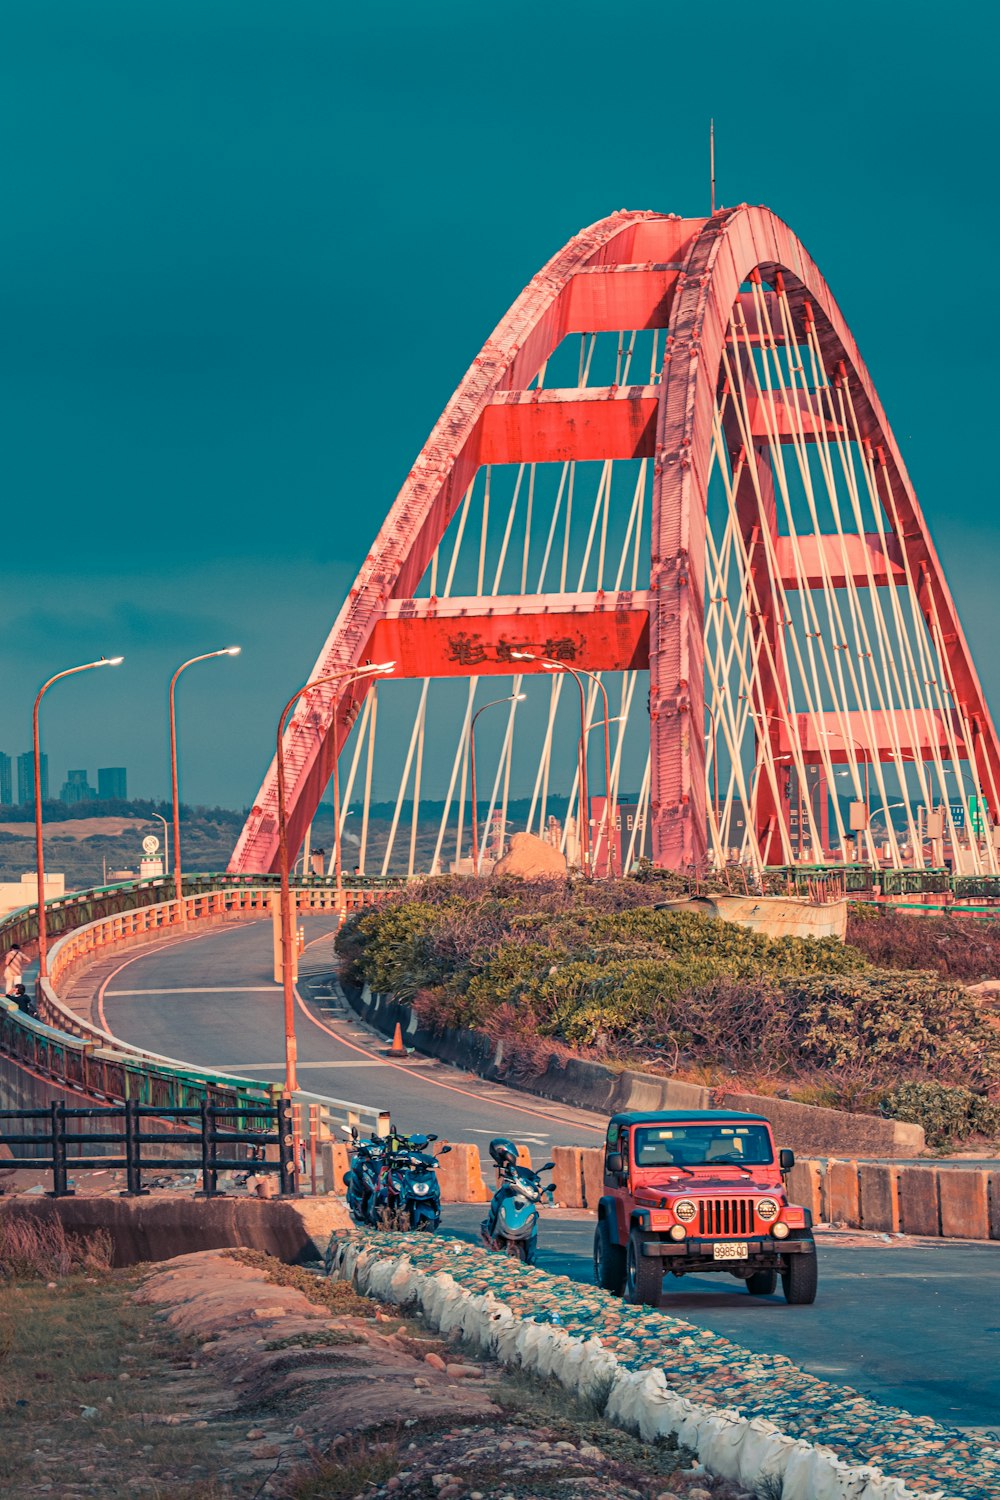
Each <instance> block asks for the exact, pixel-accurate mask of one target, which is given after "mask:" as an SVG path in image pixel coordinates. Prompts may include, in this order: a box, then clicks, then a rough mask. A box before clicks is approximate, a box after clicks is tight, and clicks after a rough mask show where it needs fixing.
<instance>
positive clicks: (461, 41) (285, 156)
mask: <svg viewBox="0 0 1000 1500" xmlns="http://www.w3.org/2000/svg"><path fill="white" fill-rule="evenodd" d="M996 33H997V27H996V21H995V17H994V15H993V13H992V11H988V10H987V8H986V7H985V6H984V5H982V4H973V5H971V6H967V7H964V8H961V9H960V8H958V7H953V8H950V9H948V10H945V9H943V8H941V7H939V6H932V5H929V4H926V3H920V0H917V3H908V4H906V5H903V4H897V3H895V0H892V3H887V0H882V3H878V4H874V5H872V4H871V3H868V4H864V5H855V4H844V5H840V6H838V7H837V8H836V11H835V12H834V11H831V10H830V9H829V8H827V7H822V8H820V7H799V8H796V9H794V10H792V11H789V10H785V11H781V10H779V11H769V10H762V11H760V12H759V13H757V15H756V17H755V13H754V12H753V11H752V10H751V9H748V8H747V7H746V6H745V5H742V4H741V5H736V4H733V3H731V0H718V3H716V4H715V5H712V6H691V7H685V8H680V7H668V6H663V5H660V4H655V5H654V4H648V3H643V0H640V3H637V4H633V5H631V6H628V7H623V6H612V5H609V4H608V3H607V0H604V3H602V4H598V3H595V0H578V3H576V4H574V5H566V4H559V3H555V4H548V5H538V4H524V3H520V0H514V3H511V4H508V5H506V6H503V7H496V8H489V9H488V10H487V9H484V8H483V7H478V6H474V5H469V4H466V5H458V4H454V3H451V0H443V3H442V0H437V3H432V4H431V5H429V6H422V7H416V6H411V5H405V6H404V5H400V4H397V3H383V4H382V5H379V6H375V7H366V8H357V9H356V10H355V11H354V12H353V13H352V14H347V15H345V14H344V8H343V7H341V6H336V5H334V4H333V3H331V0H293V3H290V4H285V5H276V4H274V3H273V0H267V3H263V0H211V3H209V4H206V3H205V0H170V3H169V4H163V5H152V4H145V3H139V4H137V3H136V0H89V3H87V4H85V5H82V4H80V3H79V0H6V3H5V5H4V6H3V7H2V12H0V142H2V160H3V171H2V177H0V182H2V194H3V224H4V230H3V234H2V236H0V455H2V470H0V472H2V485H3V489H2V493H3V506H2V514H3V517H4V523H3V535H4V541H5V544H6V560H7V566H6V568H5V569H4V576H5V582H6V598H5V600H4V605H3V611H2V615H3V626H2V632H0V682H2V695H0V705H2V707H0V749H2V750H6V751H7V752H8V753H12V754H17V753H18V752H19V751H21V750H23V749H25V748H26V747H27V745H28V743H29V733H30V708H31V700H32V698H33V695H34V692H35V690H36V689H37V687H38V685H39V684H40V682H41V681H42V680H43V679H44V678H45V677H46V676H48V675H50V674H51V673H52V672H53V671H57V670H59V669H60V668H61V667H63V666H67V665H71V664H74V663H75V662H78V661H82V660H86V659H87V658H88V657H89V656H91V655H92V654H96V655H100V654H102V653H106V654H108V655H112V654H117V653H124V654H125V655H126V657H127V661H126V663H125V665H124V666H123V667H122V668H121V669H120V670H119V671H116V672H106V673H105V672H102V673H95V674H92V675H91V676H90V677H88V678H79V679H76V680H75V681H73V682H70V683H67V684H60V687H59V689H58V690H57V692H58V696H57V692H55V691H54V692H53V694H52V696H51V698H50V699H49V700H47V706H46V719H45V746H46V749H47V751H48V753H49V757H50V765H51V772H52V780H53V783H54V784H55V787H54V789H57V785H58V783H60V782H61V781H62V779H63V776H64V774H65V770H66V768H67V767H68V766H86V767H88V768H89V769H90V771H91V772H92V773H93V772H94V770H95V769H96V767H97V766H98V765H109V764H114V765H118V764H125V765H127V766H128V768H129V772H130V790H132V791H133V792H134V793H135V794H137V795H152V796H163V795H165V794H166V790H167V768H166V756H165V749H164V736H165V726H164V717H165V692H166V683H167V680H168V679H169V676H170V673H171V671H172V669H173V667H174V666H175V665H176V664H177V663H178V662H180V661H181V660H183V659H184V658H185V657H186V656H189V655H193V654H195V653H196V652H199V651H202V650H210V649H212V648H214V647H216V646H223V645H227V644H229V643H230V642H231V641H235V642H239V643H240V644H242V646H243V648H244V654H243V656H242V657H241V658H239V659H238V660H237V661H229V660H223V661H219V662H212V663H207V664H206V665H205V666H204V667H200V668H198V669H195V671H192V673H191V674H190V675H189V677H188V678H187V679H186V681H185V684H184V688H183V698H182V700H181V714H182V733H183V744H184V752H185V760H184V787H183V791H184V795H185V799H186V800H192V801H202V802H210V803H214V802H219V803H223V804H226V805H230V806H239V805H241V804H243V803H245V802H248V801H249V800H250V799H251V798H252V796H253V794H254V793H255V791H256V789H257V786H258V784H259V781H260V776H261V773H262V771H263V769H264V766H265V763H266V760H267V756H268V752H269V746H270V745H271V744H272V742H273V729H274V723H275V720H276V717H277V713H278V711H279V709H280V707H281V705H282V703H283V702H284V699H285V698H286V697H287V696H288V694H289V693H290V692H291V690H292V688H293V687H294V686H295V685H296V684H297V682H299V681H300V680H302V679H303V677H304V676H305V674H307V673H308V671H309V668H310V667H311V665H312V662H313V660H314V658H315V655H316V652H317V650H318V648H319V646H320V644H321V642H322V639H323V637H324V635H325V633H326V631H327V629H328V628H329V625H330V623H331V621H332V618H333V616H334V614H335V613H336V610H337V607H338V605H339V602H340V600H341V598H342V596H343V593H344V591H345V590H346V588H347V587H349V585H350V583H351V581H352V579H353V576H354V574H355V572H356V570H357V567H358V565H359V563H360V562H361V560H362V559H363V557H364V555H365V553H366V551H367V549H368V546H369V544H370V542H371V539H372V537H373V535H374V533H375V531H376V529H377V527H378V525H379V523H380V522H381V520H382V518H383V516H384V514H385V511H386V509H387V507H388V505H389V504H390V503H391V501H392V499H393V498H394V496H395V494H396V492H397V490H398V488H399V485H400V483H401V482H402V480H403V478H404V476H405V474H406V471H407V469H408V467H409V465H410V464H411V462H412V460H413V458H414V457H415V455H416V453H417V451H418V450H419V448H420V446H421V444H422V442H423V440H424V438H425V437H426V435H427V432H428V430H429V429H430V427H431V425H432V424H433V422H434V420H435V419H436V417H437V415H438V413H439V412H440V409H441V407H442V406H443V405H444V403H445V402H446V400H447V399H448V397H449V396H450V394H451V392H452V390H453V389H454V387H455V384H456V383H457V381H458V379H459V378H460V377H461V375H462V373H463V372H464V370H465V369H466V367H467V366H468V364H469V362H470V360H471V358H472V357H473V356H474V355H475V353H476V352H477V350H478V347H479V346H480V344H481V343H482V341H483V340H484V339H485V337H486V336H487V334H488V333H489V332H490V330H491V329H492V327H493V325H494V324H495V322H496V321H497V319H498V318H499V317H500V315H501V314H502V313H503V312H504V310H505V309H506V307H507V306H508V305H509V304H510V302H511V301H512V300H513V298H514V297H515V296H516V295H517V293H518V292H519V291H520V289H521V287H522V286H523V285H524V283H525V282H526V281H527V280H529V279H530V277H531V276H532V275H533V274H534V272H535V271H536V270H537V269H538V268H539V267H540V266H541V265H542V263H543V262H544V261H545V260H546V259H547V258H548V257H549V256H550V255H551V254H552V253H553V252H554V251H555V250H556V249H558V248H559V246H560V245H562V244H563V243H564V242H565V240H566V239H567V238H568V237H569V236H570V235H571V234H572V233H574V232H575V231H576V230H577V229H578V228H579V227H580V226H582V225H584V224H587V223H589V222H591V221H593V220H594V219H597V218H600V217H601V216H603V215H604V214H606V213H608V212H610V211H612V210H613V209H616V208H621V207H629V208H655V209H661V210H665V211H677V212H680V213H688V214H694V213H700V212H704V211H705V210H706V208H707V197H708V183H707V130H708V118H709V116H710V115H714V116H715V119H716V130H717V136H718V179H719V197H720V200H721V201H723V202H738V201H741V200H744V199H748V200H750V201H755V202H763V203H767V204H768V205H769V206H770V207H771V208H773V209H774V210H775V211H776V212H778V213H779V214H781V215H782V217H784V218H785V219H787V220H788V221H789V223H791V225H792V226H793V227H794V228H795V230H796V231H797V232H798V233H799V235H800V236H801V237H802V238H803V240H804V241H805V243H806V244H807V246H808V247H809V248H810V250H811V251H812V253H813V254H814V255H815V257H816V258H817V260H818V261H819V263H820V266H821V267H822V268H823V270H824V272H825V274H826V276H827V278H828V280H829V281H830V283H831V285H832V287H833V290H834V292H835V294H836V296H837V297H838V299H839V300H840V302H841V304H842V306H843V307H844V309H845V311H846V313H847V317H848V320H849V322H850V324H851V327H852V329H853V331H854V334H855V336H856V338H857V339H858V342H859V344H860V346H861V350H862V353H863V355H864V357H865V358H866V360H867V362H868V365H869V368H870V369H871V371H872V373H873V376H874V378H875V381H876V384H877V386H878V388H879V391H880V394H881V396H882V400H883V402H884V404H885V406H886V408H887V410H888V412H889V416H890V420H891V421H892V423H893V425H894V428H895V431H896V435H897V437H898V439H899V441H900V443H901V446H902V449H903V453H904V456H905V458H906V461H907V464H908V466H909V468H910V472H911V474H912V475H913V477H914V480H915V482H916V485H917V490H918V493H919V495H920V497H921V501H922V504H923V507H924V510H925V512H926V514H927V517H928V519H929V522H930V525H931V528H932V531H933V534H934V537H935V540H936V542H937V545H938V547H939V550H940V552H941V554H942V556H943V560H944V563H945V568H946V571H947V573H948V576H949V579H950V582H951V585H952V588H953V590H954V592H955V594H956V596H957V599H958V603H959V608H960V610H961V613H962V617H963V620H964V623H965V626H966V630H967V632H968V634H969V636H970V638H971V641H972V646H973V652H974V654H975V655H976V657H977V661H978V665H979V669H980V672H981V675H982V676H983V678H984V680H985V685H986V689H987V692H988V694H989V695H990V697H991V699H992V701H993V704H994V708H996V705H997V703H998V701H1000V665H998V664H997V658H996V653H995V650H994V641H995V630H996V626H995V598H996V590H997V585H996V576H995V575H996V566H997V558H998V555H1000V554H998V545H997V544H998V529H1000V524H998V518H997V505H996V480H995V478H994V466H993V453H992V442H991V437H992V428H993V425H994V419H993V418H991V417H990V415H989V413H990V412H991V411H992V410H993V408H994V406H995V404H996V397H997V390H996V385H997V378H996V372H995V364H994V358H993V351H994V349H995V345H996V340H995V338H994V337H993V330H992V301H993V297H992V290H993V287H992V283H993V275H992V269H993V264H994V260H995V253H994V236H995V234H996V232H997V227H998V225H997V218H998V214H997V209H996V206H995V201H994V180H993V178H994V161H995V157H996V146H997V139H996V110H995V91H996V90H995V55H996V42H997V34H996Z"/></svg>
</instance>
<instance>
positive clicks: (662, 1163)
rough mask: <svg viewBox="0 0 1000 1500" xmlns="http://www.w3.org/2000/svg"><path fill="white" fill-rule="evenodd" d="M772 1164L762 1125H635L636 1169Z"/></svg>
mask: <svg viewBox="0 0 1000 1500" xmlns="http://www.w3.org/2000/svg"><path fill="white" fill-rule="evenodd" d="M773 1161H774V1152H773V1150H772V1148H771V1135H770V1131H769V1130H768V1128H767V1126H766V1125H723V1124H714V1125H639V1126H637V1127H636V1129H635V1164H636V1166H637V1167H687V1168H691V1167H710V1166H720V1167H726V1166H731V1167H766V1166H771V1164H772V1163H773Z"/></svg>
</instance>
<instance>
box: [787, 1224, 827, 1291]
mask: <svg viewBox="0 0 1000 1500" xmlns="http://www.w3.org/2000/svg"><path fill="white" fill-rule="evenodd" d="M790 1238H791V1239H794V1240H808V1242H809V1244H810V1245H811V1247H812V1248H811V1250H808V1251H805V1252H802V1253H799V1254H797V1255H790V1256H789V1257H788V1269H787V1271H782V1273H781V1286H782V1290H783V1291H784V1293H785V1301H786V1302H789V1303H791V1304H792V1305H793V1306H799V1307H806V1306H808V1305H809V1303H810V1302H815V1301H816V1285H817V1282H818V1280H819V1267H818V1266H817V1264H816V1244H815V1241H814V1240H813V1237H812V1234H811V1233H810V1231H809V1230H808V1229H805V1230H801V1229H800V1230H799V1231H798V1233H795V1232H793V1233H792V1234H791V1236H790Z"/></svg>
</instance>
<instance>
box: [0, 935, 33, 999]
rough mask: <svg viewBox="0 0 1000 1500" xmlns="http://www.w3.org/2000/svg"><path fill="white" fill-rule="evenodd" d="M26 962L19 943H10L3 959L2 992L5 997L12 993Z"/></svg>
mask: <svg viewBox="0 0 1000 1500" xmlns="http://www.w3.org/2000/svg"><path fill="white" fill-rule="evenodd" d="M27 962H28V960H27V958H26V957H25V955H24V953H23V952H22V950H21V945H20V943H11V945H10V947H9V948H8V949H7V952H6V953H5V954H4V958H3V992H4V994H5V995H9V994H11V993H12V992H13V989H14V986H15V984H17V982H18V980H19V979H20V977H21V974H22V972H23V970H24V967H25V965H26V963H27Z"/></svg>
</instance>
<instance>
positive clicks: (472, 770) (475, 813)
mask: <svg viewBox="0 0 1000 1500" xmlns="http://www.w3.org/2000/svg"><path fill="white" fill-rule="evenodd" d="M525 697H526V694H525V693H508V694H507V696H506V698H491V699H490V701H489V703H484V704H483V706H482V708H477V709H476V712H475V713H474V714H473V715H472V722H471V724H470V725H469V779H470V781H471V782H472V786H471V788H470V790H471V792H472V873H473V875H478V874H479V807H478V802H477V800H476V798H477V791H476V720H477V719H478V718H479V715H480V714H482V713H485V712H486V710H487V709H488V708H496V706H497V704H498V703H523V702H524V700H525Z"/></svg>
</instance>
